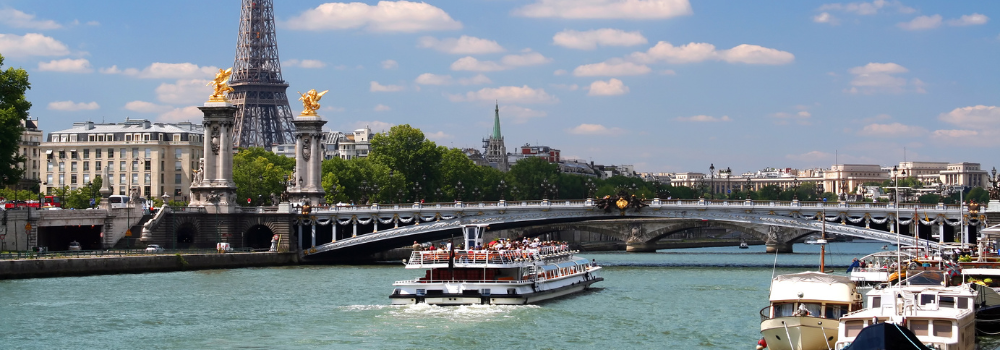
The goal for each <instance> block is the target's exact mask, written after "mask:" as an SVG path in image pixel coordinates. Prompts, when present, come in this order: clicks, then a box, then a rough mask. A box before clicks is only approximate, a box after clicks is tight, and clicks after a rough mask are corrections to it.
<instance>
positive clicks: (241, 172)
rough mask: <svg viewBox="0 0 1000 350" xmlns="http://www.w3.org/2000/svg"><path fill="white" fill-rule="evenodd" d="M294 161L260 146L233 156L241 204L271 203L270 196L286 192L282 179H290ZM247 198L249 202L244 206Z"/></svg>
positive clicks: (238, 200) (238, 198) (234, 175)
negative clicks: (288, 177) (287, 177)
mask: <svg viewBox="0 0 1000 350" xmlns="http://www.w3.org/2000/svg"><path fill="white" fill-rule="evenodd" d="M294 169H295V159H293V158H288V157H284V156H279V155H276V154H274V153H271V152H268V151H266V150H264V149H263V148H260V147H252V148H247V149H241V150H240V151H239V152H238V153H236V154H234V155H233V182H236V198H237V202H238V203H240V204H241V205H265V204H274V203H271V194H276V195H277V194H281V193H282V192H283V191H284V190H285V176H291V174H292V171H294ZM247 198H249V199H250V203H249V204H248V203H247Z"/></svg>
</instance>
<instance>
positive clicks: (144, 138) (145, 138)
mask: <svg viewBox="0 0 1000 350" xmlns="http://www.w3.org/2000/svg"><path fill="white" fill-rule="evenodd" d="M142 140H143V141H149V134H142ZM147 157H148V156H147Z"/></svg>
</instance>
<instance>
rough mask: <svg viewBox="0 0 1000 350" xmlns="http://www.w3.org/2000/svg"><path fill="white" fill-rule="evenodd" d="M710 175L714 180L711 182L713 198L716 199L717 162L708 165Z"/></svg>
mask: <svg viewBox="0 0 1000 350" xmlns="http://www.w3.org/2000/svg"><path fill="white" fill-rule="evenodd" d="M708 175H709V177H710V178H711V181H712V182H711V184H710V185H711V186H712V192H711V198H712V199H715V163H712V164H711V165H709V166H708Z"/></svg>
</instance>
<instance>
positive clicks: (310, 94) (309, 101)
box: [299, 89, 330, 115]
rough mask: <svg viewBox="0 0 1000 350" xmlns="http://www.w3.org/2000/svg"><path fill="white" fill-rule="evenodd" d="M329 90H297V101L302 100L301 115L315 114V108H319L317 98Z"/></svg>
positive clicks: (320, 97)
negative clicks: (303, 91) (304, 91)
mask: <svg viewBox="0 0 1000 350" xmlns="http://www.w3.org/2000/svg"><path fill="white" fill-rule="evenodd" d="M329 91H330V90H324V91H323V92H316V89H312V90H309V91H307V92H306V93H304V94H303V93H301V92H299V96H301V97H299V101H302V108H303V109H302V115H316V110H318V109H319V100H320V99H322V98H323V95H326V93H327V92H329Z"/></svg>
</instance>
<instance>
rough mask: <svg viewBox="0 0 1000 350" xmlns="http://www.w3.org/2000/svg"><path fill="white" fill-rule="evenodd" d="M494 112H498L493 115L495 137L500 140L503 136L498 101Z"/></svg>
mask: <svg viewBox="0 0 1000 350" xmlns="http://www.w3.org/2000/svg"><path fill="white" fill-rule="evenodd" d="M494 112H495V113H496V114H495V116H494V117H493V138H494V139H497V140H499V139H500V138H501V137H503V136H502V135H501V134H500V103H499V102H497V104H496V109H495V110H494Z"/></svg>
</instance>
